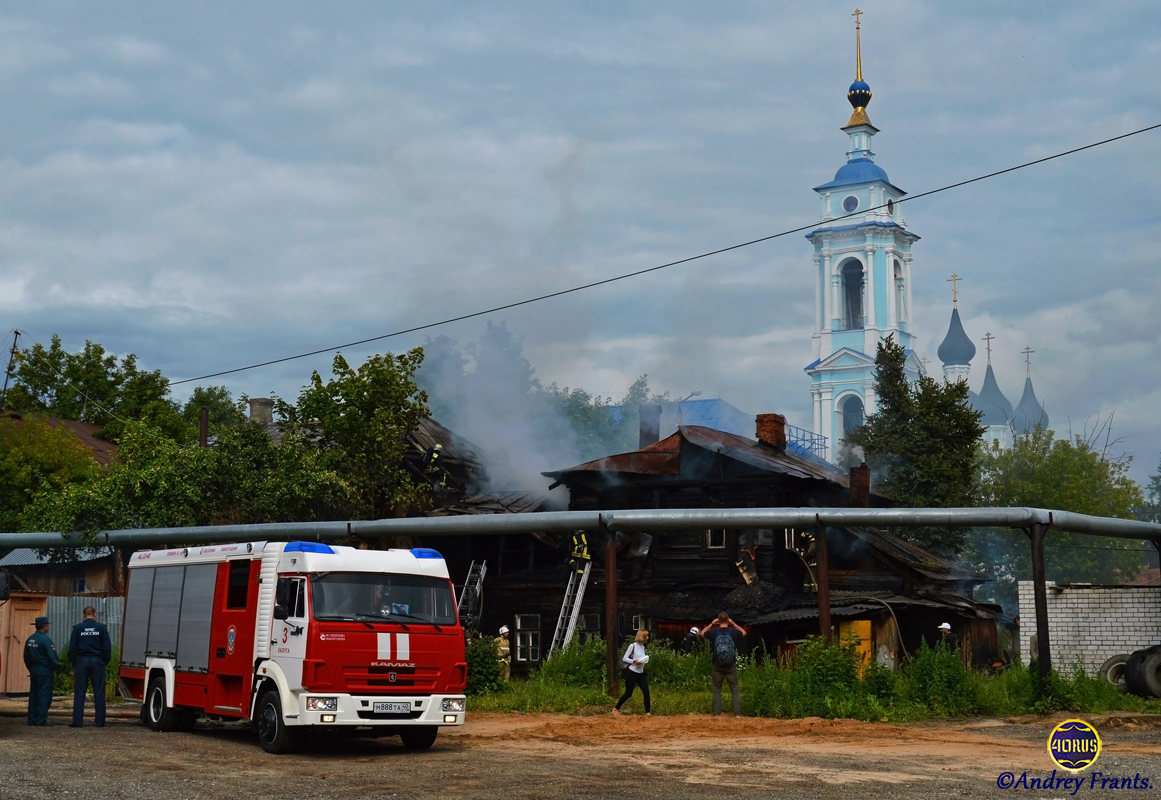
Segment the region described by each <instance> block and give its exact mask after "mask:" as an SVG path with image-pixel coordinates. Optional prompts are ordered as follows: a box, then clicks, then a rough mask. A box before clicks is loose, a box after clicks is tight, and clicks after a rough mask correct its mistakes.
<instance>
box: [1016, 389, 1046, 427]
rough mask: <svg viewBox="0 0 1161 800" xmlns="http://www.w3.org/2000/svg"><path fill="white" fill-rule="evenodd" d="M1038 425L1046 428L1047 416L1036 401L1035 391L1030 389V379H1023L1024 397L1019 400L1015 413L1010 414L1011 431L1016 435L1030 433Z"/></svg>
mask: <svg viewBox="0 0 1161 800" xmlns="http://www.w3.org/2000/svg"><path fill="white" fill-rule="evenodd" d="M1037 425H1039V426H1040V427H1042V428H1047V427H1048V414H1047V413H1045V411H1044V407H1043V406H1041V405H1040V401H1039V400H1037V399H1036V391H1035V390H1034V389H1033V388H1032V378H1031V377H1028V378H1025V379H1024V395H1023V396H1022V397H1021V398H1020V402H1019V404H1017V406H1016V410H1015V412H1013V414H1012V430H1014V431H1015V432H1016V433H1017V434H1026V433H1031V432H1032V429H1033V428H1035V427H1036V426H1037Z"/></svg>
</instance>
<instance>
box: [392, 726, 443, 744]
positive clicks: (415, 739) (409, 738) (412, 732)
mask: <svg viewBox="0 0 1161 800" xmlns="http://www.w3.org/2000/svg"><path fill="white" fill-rule="evenodd" d="M438 733H439V728H437V727H436V726H434V725H424V726H423V727H421V728H406V729H404V731H403V732H402V733H400V734H399V738H400V739H402V740H403V746H404V747H406V748H407V749H408V750H426V749H427V748H429V747H431V746H432V745H433V744H435V737H436V734H438Z"/></svg>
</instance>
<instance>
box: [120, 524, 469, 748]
mask: <svg viewBox="0 0 1161 800" xmlns="http://www.w3.org/2000/svg"><path fill="white" fill-rule="evenodd" d="M467 674H468V668H467V663H466V662H465V660H464V632H463V628H462V627H460V623H459V619H458V617H457V615H456V602H455V596H454V592H453V589H452V584H451V581H450V580H449V578H448V571H447V564H446V563H445V562H444V560H443V557H442V556H441V555H440V554H439V553H437V552H436V551H435V550H429V549H426V548H415V549H413V550H386V551H383V550H357V549H355V548H353V547H338V546H334V547H332V546H329V545H326V544H318V543H314V542H290V543H286V542H250V543H242V544H229V545H215V546H211V547H189V548H178V549H173V550H153V551H141V552H138V553H135V554H134V555H133V557H132V559H131V560H130V563H129V587H128V593H127V595H126V598H125V614H124V618H123V624H122V635H121V669H120V678H121V681H120V683H121V691H122V693H123V694H124V695H125V696H126V697H131V698H134V699H137V700H142V701H143V706H142V711H141V720H142V722H143V723H145V724H146V725H148V726H149V727H150V728H152V729H153V730H155V731H173V730H189V729H191V728H192V727H193V725H194V722H195V720H196V719H197V718H198V717H199V716H206V717H211V718H216V719H235V720H238V719H240V720H251V721H252V722H253V724H254V726H255V728H257V731H258V737H259V739H260V740H261V742H262V747H263V748H265V749H266V750H267V751H268V752H271V753H284V752H287V751H289V750H291V749H292V748H293V747H294V744H295V741H296V739H298V738H299V734H300V733H301V732H303V731H305V730H326V729H343V728H345V729H347V730H350V729H351V728H363V729H365V730H364V733H369V734H372V735H393V734H398V735H399V736H400V737H401V738H402V740H403V744H404V745H405V746H406V747H409V748H413V749H425V748H428V747H431V745H432V744H433V743H434V742H435V737H436V733H437V732H438V730H439V727H440V726H442V725H462V724H463V722H464V711H465V702H464V694H463V693H464V689H465V688H466V687H467Z"/></svg>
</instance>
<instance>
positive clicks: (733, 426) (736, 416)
mask: <svg viewBox="0 0 1161 800" xmlns="http://www.w3.org/2000/svg"><path fill="white" fill-rule="evenodd" d="M681 424H682V425H700V426H701V427H703V428H713V429H714V430H715V431H725V432H726V433H732V434H734V435H735V436H746V437H748V438H750V439H753V438H754V415H753V414H747V413H746V412H745V411H742V410H741V409H740V408H736V407H734V406H732V405H730V404H729V403H727V402H726V401H725V400H722V399H721V398H720V397H711V398H708V399H705V400H701V399H698V400H683V401H682V403H681Z"/></svg>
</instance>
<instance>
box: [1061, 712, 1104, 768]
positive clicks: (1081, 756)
mask: <svg viewBox="0 0 1161 800" xmlns="http://www.w3.org/2000/svg"><path fill="white" fill-rule="evenodd" d="M1100 754H1101V737H1100V735H1099V734H1098V733H1097V732H1096V728H1094V727H1093V726H1092V725H1089V724H1088V723H1087V722H1085V721H1084V720H1083V719H1066V720H1065V721H1064V722H1062V723H1060V724H1059V725H1057V726H1056V727H1055V728H1053V729H1052V733H1050V734H1049V735H1048V756H1049V757H1050V758H1051V759H1052V761H1053V762H1054V763H1055V764H1056V766H1058V767H1060V768H1061V769H1066V770H1068V771H1070V772H1076V771H1077V770H1082V769H1086V768H1087V767H1090V766H1092V765H1093V763H1095V762H1096V760H1097V757H1099V756H1100Z"/></svg>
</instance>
